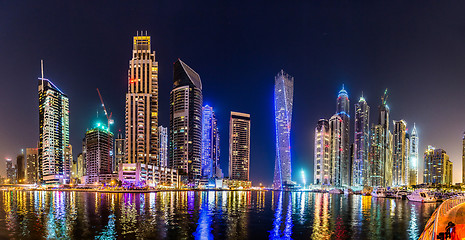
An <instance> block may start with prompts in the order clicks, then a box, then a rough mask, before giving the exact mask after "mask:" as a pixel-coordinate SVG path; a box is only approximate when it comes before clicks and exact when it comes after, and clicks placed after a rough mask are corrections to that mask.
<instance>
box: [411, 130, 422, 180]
mask: <svg viewBox="0 0 465 240" xmlns="http://www.w3.org/2000/svg"><path fill="white" fill-rule="evenodd" d="M418 148H419V136H418V133H417V128H416V126H415V123H413V130H412V134H410V157H409V167H410V176H409V182H410V184H409V185H416V184H418V166H419V165H420V163H419V161H420V158H419V155H418Z"/></svg>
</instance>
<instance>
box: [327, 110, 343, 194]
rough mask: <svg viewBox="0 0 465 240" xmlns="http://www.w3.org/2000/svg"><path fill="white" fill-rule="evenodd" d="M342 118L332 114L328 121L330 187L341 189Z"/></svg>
mask: <svg viewBox="0 0 465 240" xmlns="http://www.w3.org/2000/svg"><path fill="white" fill-rule="evenodd" d="M342 128H343V124H342V118H341V117H340V116H339V115H338V114H334V115H333V116H332V117H331V118H330V119H329V129H330V132H331V135H330V147H331V149H330V154H331V156H330V158H331V185H334V186H336V187H342V171H343V170H342V156H343V154H342V153H343V151H344V149H343V148H342Z"/></svg>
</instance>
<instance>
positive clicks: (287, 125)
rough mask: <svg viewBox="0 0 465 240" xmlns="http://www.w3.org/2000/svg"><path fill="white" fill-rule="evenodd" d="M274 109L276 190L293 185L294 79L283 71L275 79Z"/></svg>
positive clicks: (274, 182)
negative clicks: (292, 125) (292, 130)
mask: <svg viewBox="0 0 465 240" xmlns="http://www.w3.org/2000/svg"><path fill="white" fill-rule="evenodd" d="M274 87H275V88H274V109H275V124H276V159H275V170H274V180H273V187H274V189H283V187H285V186H286V185H292V184H293V182H292V180H291V178H292V174H291V171H292V169H291V123H292V103H293V95H294V78H293V77H291V76H289V75H288V74H286V73H285V72H284V71H283V70H281V72H279V73H278V75H277V76H276V77H275V86H274Z"/></svg>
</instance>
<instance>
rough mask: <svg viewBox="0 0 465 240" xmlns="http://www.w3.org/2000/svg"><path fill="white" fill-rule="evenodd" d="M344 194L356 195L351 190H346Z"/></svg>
mask: <svg viewBox="0 0 465 240" xmlns="http://www.w3.org/2000/svg"><path fill="white" fill-rule="evenodd" d="M344 194H345V195H351V194H354V191H353V190H352V189H350V188H347V189H344Z"/></svg>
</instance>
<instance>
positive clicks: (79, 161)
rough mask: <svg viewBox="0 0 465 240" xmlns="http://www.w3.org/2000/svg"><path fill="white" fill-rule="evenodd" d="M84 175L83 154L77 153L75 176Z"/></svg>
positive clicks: (84, 163)
mask: <svg viewBox="0 0 465 240" xmlns="http://www.w3.org/2000/svg"><path fill="white" fill-rule="evenodd" d="M85 175H86V161H85V159H84V155H83V154H82V153H79V154H78V156H77V171H76V178H79V179H80V178H81V177H82V176H85Z"/></svg>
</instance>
